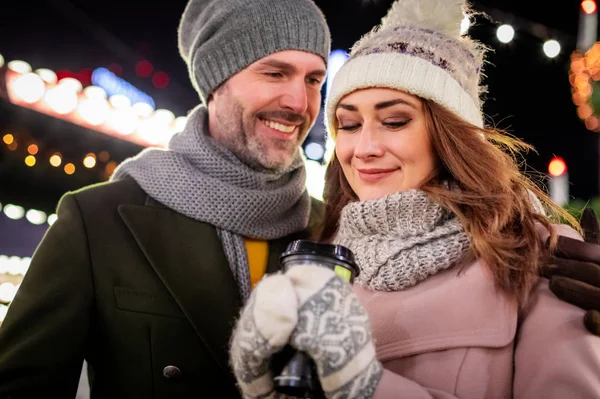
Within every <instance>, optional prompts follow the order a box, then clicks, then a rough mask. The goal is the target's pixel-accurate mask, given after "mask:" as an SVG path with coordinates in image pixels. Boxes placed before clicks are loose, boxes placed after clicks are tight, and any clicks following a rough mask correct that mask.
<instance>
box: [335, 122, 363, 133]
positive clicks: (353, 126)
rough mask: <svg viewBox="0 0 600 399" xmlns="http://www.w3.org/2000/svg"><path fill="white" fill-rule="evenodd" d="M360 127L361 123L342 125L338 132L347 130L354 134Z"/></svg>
mask: <svg viewBox="0 0 600 399" xmlns="http://www.w3.org/2000/svg"><path fill="white" fill-rule="evenodd" d="M360 126H361V125H360V123H340V124H339V127H338V130H345V131H349V132H352V131H354V130H357V129H358V128H359V127H360Z"/></svg>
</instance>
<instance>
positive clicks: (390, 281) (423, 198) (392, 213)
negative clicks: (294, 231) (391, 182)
mask: <svg viewBox="0 0 600 399" xmlns="http://www.w3.org/2000/svg"><path fill="white" fill-rule="evenodd" d="M333 241H334V243H335V244H341V245H344V246H346V247H348V248H350V249H351V250H352V251H353V252H354V254H355V256H356V261H357V264H358V266H359V267H360V273H359V275H358V276H357V279H356V281H357V283H359V284H360V285H362V286H364V287H366V288H369V289H371V290H374V291H399V290H404V289H406V288H410V287H412V286H414V285H416V284H417V283H418V282H420V281H422V280H424V279H426V278H427V277H429V276H431V275H433V274H436V273H438V272H440V271H442V270H445V269H448V268H449V267H451V266H453V265H454V264H455V263H456V261H457V260H459V259H460V257H461V256H462V255H463V254H464V253H465V251H466V250H467V249H469V246H470V244H469V238H468V236H467V234H466V233H465V231H464V229H463V227H462V225H461V224H460V222H459V221H458V219H457V218H456V217H455V216H454V215H453V214H452V213H450V212H449V211H447V210H445V209H443V208H442V207H441V206H440V205H439V204H437V203H435V202H433V201H432V200H431V199H430V198H429V197H428V196H427V194H425V192H423V191H421V190H410V191H406V192H401V193H397V194H392V195H388V196H385V197H382V198H380V199H376V200H370V201H359V202H352V203H350V204H348V205H346V206H345V207H344V209H343V210H342V214H341V217H340V224H339V229H338V233H337V234H336V237H335V238H334V240H333Z"/></svg>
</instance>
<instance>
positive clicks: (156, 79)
mask: <svg viewBox="0 0 600 399" xmlns="http://www.w3.org/2000/svg"><path fill="white" fill-rule="evenodd" d="M152 84H153V85H154V87H156V88H157V89H164V88H165V87H167V86H168V85H169V75H167V74H166V73H164V72H156V73H155V74H154V76H153V77H152Z"/></svg>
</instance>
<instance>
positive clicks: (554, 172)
mask: <svg viewBox="0 0 600 399" xmlns="http://www.w3.org/2000/svg"><path fill="white" fill-rule="evenodd" d="M548 172H549V173H550V175H551V176H554V177H558V176H562V175H564V174H565V173H566V172H567V163H566V162H565V160H564V159H562V158H561V157H554V158H552V161H550V164H549V165H548Z"/></svg>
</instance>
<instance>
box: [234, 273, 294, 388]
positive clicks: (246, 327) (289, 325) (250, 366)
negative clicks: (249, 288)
mask: <svg viewBox="0 0 600 399" xmlns="http://www.w3.org/2000/svg"><path fill="white" fill-rule="evenodd" d="M297 322H298V299H297V298H296V294H295V292H294V287H293V286H292V283H291V281H290V279H289V278H288V277H287V276H284V275H281V274H277V275H273V276H268V277H265V278H264V279H263V280H262V281H261V282H260V283H259V284H258V285H257V286H256V288H255V289H254V290H253V292H252V295H251V296H250V298H249V299H248V302H247V304H246V305H245V307H244V309H243V310H242V315H241V317H240V319H239V320H238V322H237V325H236V327H235V329H234V331H233V335H232V338H231V346H230V351H229V357H230V362H231V365H232V368H233V372H234V374H235V377H236V379H237V382H238V385H239V388H240V390H241V391H242V394H243V395H244V398H247V399H250V398H252V399H254V398H261V399H262V398H268V399H275V398H277V399H279V398H281V397H283V396H282V395H279V394H277V393H275V392H274V386H273V375H272V373H271V371H270V370H269V361H270V359H271V357H272V355H273V354H275V353H276V352H279V351H280V350H281V349H283V347H284V346H285V345H286V344H287V343H288V341H289V339H290V335H291V334H292V331H293V330H294V327H295V326H296V323H297Z"/></svg>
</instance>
